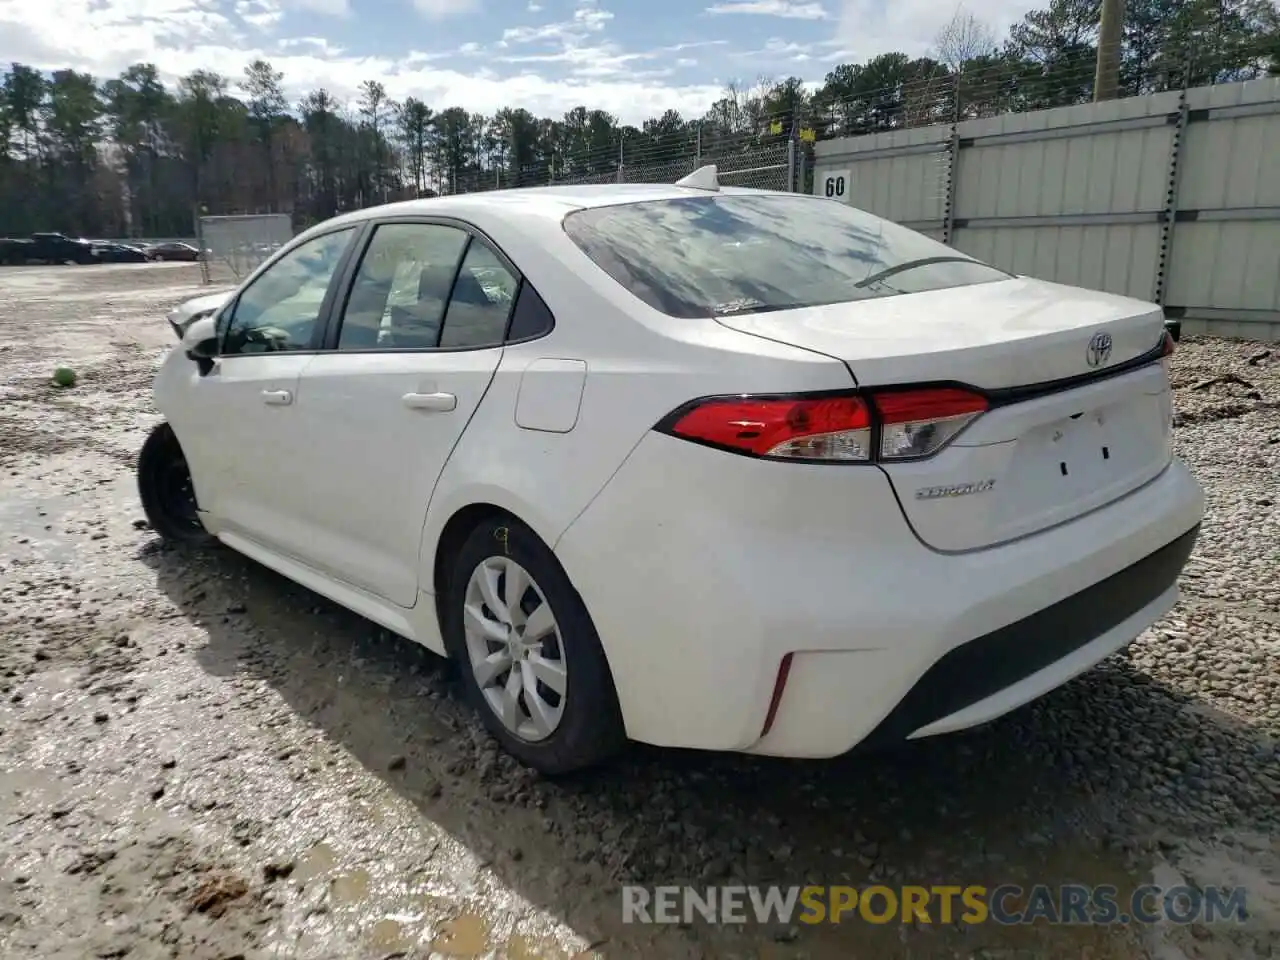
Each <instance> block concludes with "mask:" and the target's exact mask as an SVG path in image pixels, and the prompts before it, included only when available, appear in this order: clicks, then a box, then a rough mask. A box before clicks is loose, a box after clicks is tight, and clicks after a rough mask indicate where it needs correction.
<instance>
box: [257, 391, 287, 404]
mask: <svg viewBox="0 0 1280 960" xmlns="http://www.w3.org/2000/svg"><path fill="white" fill-rule="evenodd" d="M262 402H263V403H269V404H271V405H272V406H274V407H287V406H288V405H289V404H291V403H293V394H292V393H290V392H289V391H288V390H263V391H262Z"/></svg>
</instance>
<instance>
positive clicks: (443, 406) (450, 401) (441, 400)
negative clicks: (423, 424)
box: [400, 393, 458, 413]
mask: <svg viewBox="0 0 1280 960" xmlns="http://www.w3.org/2000/svg"><path fill="white" fill-rule="evenodd" d="M400 400H401V402H403V403H404V405H405V406H406V407H408V408H409V409H410V410H439V411H442V412H446V413H447V412H448V411H450V410H456V409H457V408H458V398H457V397H455V396H454V395H453V394H452V393H406V394H405V395H404V396H403V397H401V398H400Z"/></svg>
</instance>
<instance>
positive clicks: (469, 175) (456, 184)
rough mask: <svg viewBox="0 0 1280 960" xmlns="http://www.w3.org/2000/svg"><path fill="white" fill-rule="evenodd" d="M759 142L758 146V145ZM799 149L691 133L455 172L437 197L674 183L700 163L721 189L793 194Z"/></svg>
mask: <svg viewBox="0 0 1280 960" xmlns="http://www.w3.org/2000/svg"><path fill="white" fill-rule="evenodd" d="M762 140H763V141H764V142H761V141H762ZM802 155H803V151H802V150H801V149H799V148H798V145H797V144H794V143H788V142H787V138H786V137H783V136H779V135H776V134H773V135H769V136H767V137H763V138H762V137H758V136H756V135H754V134H738V135H732V136H723V137H717V138H710V137H708V138H707V139H706V141H705V142H704V140H703V138H702V137H700V136H699V135H698V133H697V132H696V131H693V132H691V133H689V135H687V136H681V137H676V138H670V139H668V140H666V141H659V140H645V141H643V142H629V145H628V144H623V146H622V148H621V149H619V148H618V147H609V148H607V149H601V150H598V151H587V152H584V153H582V154H576V155H571V156H568V157H561V156H556V157H553V158H552V159H551V160H550V161H549V162H548V163H547V164H546V166H545V167H544V168H541V169H523V170H521V171H519V173H518V174H512V173H509V172H507V171H506V170H484V171H476V170H470V171H459V173H458V174H457V175H456V176H453V177H445V178H444V182H443V183H442V184H441V191H440V192H442V193H477V192H481V191H486V190H497V189H504V188H510V187H544V186H556V185H557V184H562V185H563V184H606V183H675V182H676V181H677V180H679V179H680V178H681V177H685V176H688V175H689V174H690V173H692V172H693V171H694V170H696V169H698V168H699V167H700V166H703V165H704V164H715V165H716V168H717V170H718V172H719V178H720V182H721V183H722V184H724V185H726V186H734V187H753V188H756V189H760V190H781V191H787V192H790V191H793V190H799V189H801V187H802V184H801V181H800V173H799V166H798V164H799V161H800V158H801V157H802Z"/></svg>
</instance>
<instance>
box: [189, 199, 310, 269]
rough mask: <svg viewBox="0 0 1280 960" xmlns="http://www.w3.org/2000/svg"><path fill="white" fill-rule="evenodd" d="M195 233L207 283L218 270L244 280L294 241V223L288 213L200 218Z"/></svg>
mask: <svg viewBox="0 0 1280 960" xmlns="http://www.w3.org/2000/svg"><path fill="white" fill-rule="evenodd" d="M196 231H197V237H198V243H199V247H200V250H201V256H200V264H201V273H202V274H203V277H204V282H205V283H210V282H211V281H212V278H213V272H214V271H215V270H216V269H217V268H219V267H221V268H225V269H226V270H229V271H230V272H231V275H232V276H233V277H234V278H235V279H236V280H243V279H244V278H245V277H246V276H248V275H249V273H251V272H252V271H253V269H254V268H255V267H257V266H258V265H259V264H260V263H262V262H263V261H264V260H266V259H267V257H269V256H271V254H273V253H275V252H276V251H277V250H279V249H280V248H281V247H282V246H284V244H286V243H288V242H289V241H290V240H292V239H293V219H292V218H291V217H290V216H289V215H288V214H285V213H267V214H252V215H246V216H228V217H200V218H199V220H197V221H196Z"/></svg>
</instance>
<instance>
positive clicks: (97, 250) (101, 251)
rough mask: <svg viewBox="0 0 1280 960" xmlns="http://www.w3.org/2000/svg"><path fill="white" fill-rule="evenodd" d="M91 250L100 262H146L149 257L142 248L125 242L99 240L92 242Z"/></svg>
mask: <svg viewBox="0 0 1280 960" xmlns="http://www.w3.org/2000/svg"><path fill="white" fill-rule="evenodd" d="M93 250H94V255H95V256H96V257H97V259H98V262H100V263H146V262H147V261H148V260H150V259H151V258H150V257H148V256H147V255H146V254H145V253H144V252H143V251H142V250H140V249H138V248H137V247H135V246H132V245H131V244H127V243H112V242H109V241H105V240H99V241H96V242H95V243H94V244H93Z"/></svg>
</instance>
